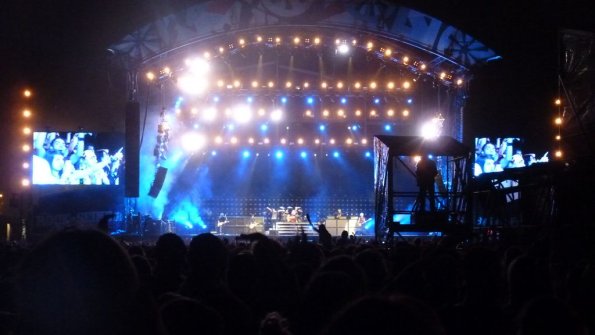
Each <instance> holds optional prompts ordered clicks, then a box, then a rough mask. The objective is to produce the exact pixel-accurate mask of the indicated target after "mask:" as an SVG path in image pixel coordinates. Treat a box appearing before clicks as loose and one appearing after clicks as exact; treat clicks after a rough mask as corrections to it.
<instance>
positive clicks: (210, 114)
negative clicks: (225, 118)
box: [202, 107, 217, 121]
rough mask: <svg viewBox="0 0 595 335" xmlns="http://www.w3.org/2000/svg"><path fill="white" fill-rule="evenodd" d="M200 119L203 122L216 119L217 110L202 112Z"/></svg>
mask: <svg viewBox="0 0 595 335" xmlns="http://www.w3.org/2000/svg"><path fill="white" fill-rule="evenodd" d="M202 118H203V119H204V120H205V121H214V120H215V119H216V118H217V109H216V108H215V107H209V108H206V109H205V110H204V111H203V112H202Z"/></svg>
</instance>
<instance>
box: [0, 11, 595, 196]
mask: <svg viewBox="0 0 595 335" xmlns="http://www.w3.org/2000/svg"><path fill="white" fill-rule="evenodd" d="M191 2H192V1H190V0H176V1H165V0H120V1H105V0H102V1H99V0H81V1H66V0H54V1H49V0H40V1H37V0H4V1H1V2H0V38H1V40H2V42H0V55H1V56H0V59H1V60H2V62H1V63H0V64H2V67H1V68H2V74H1V77H0V89H1V92H2V93H1V94H2V96H1V98H2V101H1V102H0V107H1V111H2V114H1V117H2V124H1V125H0V127H2V128H1V134H2V136H3V138H2V142H3V143H11V138H12V139H14V138H15V137H16V136H18V135H19V134H18V132H16V133H15V131H12V130H11V123H13V121H14V120H15V110H17V109H18V108H19V105H18V102H19V100H18V99H17V98H16V94H17V93H18V88H20V87H22V86H23V85H25V84H29V85H32V86H33V87H39V88H41V89H39V92H38V95H37V96H36V99H35V103H36V104H37V105H38V106H39V110H38V115H39V117H38V119H37V120H38V124H37V125H36V127H37V128H39V127H43V126H44V125H46V126H49V127H55V125H54V124H53V119H56V120H58V119H59V120H60V124H63V125H65V128H70V129H72V128H76V127H84V128H94V129H101V130H121V129H123V117H121V116H122V115H121V114H120V112H121V111H122V110H123V107H121V106H115V105H113V104H110V102H109V101H110V100H109V99H106V98H105V97H106V96H108V95H111V94H119V93H120V92H118V91H117V90H119V87H118V86H117V85H116V84H115V83H114V78H112V77H110V75H109V72H108V71H107V68H108V64H107V63H106V57H105V49H106V48H107V46H109V45H110V44H111V43H113V42H115V41H118V40H120V39H121V38H122V37H123V36H124V35H125V34H126V33H128V32H130V31H133V30H134V28H135V27H139V26H140V25H141V24H143V23H144V22H147V21H148V20H153V19H154V18H157V17H160V16H162V15H165V14H166V13H167V12H170V11H174V10H175V9H176V8H180V7H183V6H185V5H186V4H187V3H191ZM396 2H397V3H399V4H402V5H404V6H408V7H411V8H414V9H417V10H419V11H421V12H425V13H427V14H429V15H431V16H434V17H436V18H439V19H441V20H442V21H444V22H447V23H449V24H451V25H453V26H455V27H458V28H460V29H462V30H463V31H465V32H467V33H469V34H470V35H472V36H474V37H476V38H477V39H479V40H480V41H482V42H483V43H484V44H486V45H487V46H488V47H490V48H492V49H493V50H495V51H496V52H497V53H498V54H499V55H501V56H502V57H503V59H502V60H501V61H498V62H494V63H491V64H489V65H486V66H484V67H482V68H480V69H478V70H477V71H476V72H475V75H474V79H473V81H472V82H471V84H470V85H471V86H470V98H469V101H468V105H467V111H466V117H467V118H468V124H467V128H469V129H471V128H472V129H477V132H478V133H484V134H486V135H488V136H496V135H515V136H516V135H519V136H520V135H524V136H526V137H527V138H529V139H530V141H531V143H530V144H532V145H533V146H534V147H538V146H541V145H543V146H547V144H543V143H542V142H544V141H549V140H550V138H551V135H552V131H553V128H552V126H551V120H552V113H553V106H552V104H551V103H552V99H553V96H554V95H555V94H556V92H557V84H556V75H557V73H558V69H559V68H558V43H557V34H558V31H559V29H576V30H586V31H591V32H593V31H595V28H594V23H593V22H595V10H594V9H593V7H595V6H593V5H592V4H591V3H590V1H578V0H568V1H564V0H556V1H549V0H545V1H535V0H529V1H518V0H517V1H493V0H488V1H480V0H476V1H470V0H442V1H412V0H405V1H396ZM17 112H18V111H17ZM17 119H18V118H17ZM86 123H88V124H86ZM474 131H475V130H474ZM7 169H8V168H7V164H3V165H2V167H0V175H2V176H7V173H6V172H7ZM2 185H4V183H0V187H1V186H2Z"/></svg>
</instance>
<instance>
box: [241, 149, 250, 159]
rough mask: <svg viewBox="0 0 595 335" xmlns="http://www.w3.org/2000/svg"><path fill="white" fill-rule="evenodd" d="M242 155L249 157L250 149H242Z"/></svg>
mask: <svg viewBox="0 0 595 335" xmlns="http://www.w3.org/2000/svg"><path fill="white" fill-rule="evenodd" d="M242 157H244V158H248V157H250V151H248V150H244V151H243V152H242Z"/></svg>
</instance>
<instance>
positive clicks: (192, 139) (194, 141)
mask: <svg viewBox="0 0 595 335" xmlns="http://www.w3.org/2000/svg"><path fill="white" fill-rule="evenodd" d="M181 143H182V148H183V149H184V151H186V152H196V151H198V150H200V149H202V148H204V146H205V145H206V143H207V140H206V138H205V137H204V135H202V134H198V133H195V132H190V133H186V134H184V135H182V138H181Z"/></svg>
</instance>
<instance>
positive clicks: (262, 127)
mask: <svg viewBox="0 0 595 335" xmlns="http://www.w3.org/2000/svg"><path fill="white" fill-rule="evenodd" d="M268 129H269V126H267V125H266V124H263V125H261V126H260V130H262V131H267V130H268Z"/></svg>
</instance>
